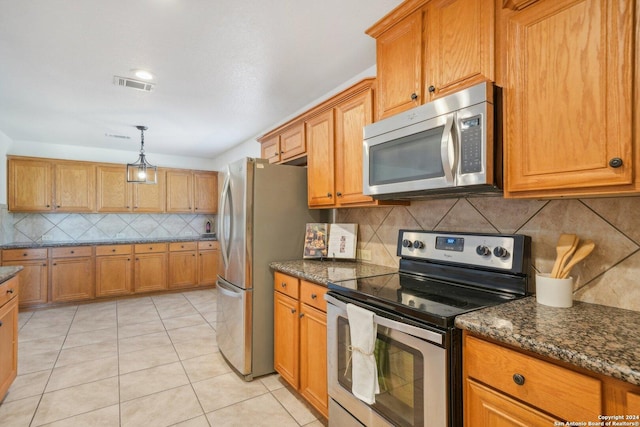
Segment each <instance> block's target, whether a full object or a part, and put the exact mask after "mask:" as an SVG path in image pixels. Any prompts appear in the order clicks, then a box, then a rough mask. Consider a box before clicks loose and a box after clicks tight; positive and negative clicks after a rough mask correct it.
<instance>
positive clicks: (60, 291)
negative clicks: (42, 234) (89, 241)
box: [51, 246, 95, 302]
mask: <svg viewBox="0 0 640 427" xmlns="http://www.w3.org/2000/svg"><path fill="white" fill-rule="evenodd" d="M93 260H94V258H93V247H92V246H72V247H63V248H53V249H51V301H52V302H67V301H81V300H87V299H91V298H93V297H94V296H95V285H94V283H95V277H94V272H95V271H94V261H93Z"/></svg>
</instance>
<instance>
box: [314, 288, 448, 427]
mask: <svg viewBox="0 0 640 427" xmlns="http://www.w3.org/2000/svg"><path fill="white" fill-rule="evenodd" d="M325 298H326V299H327V301H328V305H327V347H328V348H327V353H328V354H327V357H328V361H327V364H328V381H329V397H330V398H331V399H332V400H333V401H335V402H336V403H338V404H339V405H340V407H342V408H344V409H345V410H346V411H348V412H349V413H350V414H351V415H352V416H353V417H355V418H356V419H357V420H358V421H359V422H361V423H362V424H364V425H366V426H389V425H393V426H411V427H414V426H415V427H419V426H420V427H424V426H429V427H446V426H447V425H448V420H447V413H448V411H447V404H448V402H447V395H448V392H449V388H448V383H449V381H448V375H449V372H448V364H447V350H446V349H445V348H444V347H443V346H444V345H445V343H446V336H445V333H444V332H439V331H437V332H436V331H434V330H430V329H426V328H424V329H423V328H419V327H416V326H413V325H409V324H406V323H401V322H398V321H396V320H392V319H391V318H388V317H384V315H383V314H382V313H381V312H380V311H376V310H374V309H372V308H371V307H368V306H365V305H362V304H358V305H360V306H362V307H364V308H366V309H369V310H372V311H374V312H375V313H376V315H375V318H374V319H375V322H376V324H377V328H378V331H377V332H378V333H377V342H376V350H375V352H376V364H377V365H378V382H379V384H380V393H379V394H377V395H376V396H375V399H376V402H375V403H374V404H373V405H368V404H366V403H365V402H363V401H361V400H359V399H358V398H356V397H355V396H354V395H353V394H351V364H350V359H351V352H350V344H351V343H350V336H349V319H348V316H347V311H346V303H345V302H343V301H341V300H338V299H337V298H335V297H334V296H331V295H326V296H325ZM342 416H344V414H342ZM334 419H336V417H332V416H331V414H330V415H329V424H330V425H334V422H333V421H332V420H334Z"/></svg>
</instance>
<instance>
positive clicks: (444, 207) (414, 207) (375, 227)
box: [336, 197, 640, 311]
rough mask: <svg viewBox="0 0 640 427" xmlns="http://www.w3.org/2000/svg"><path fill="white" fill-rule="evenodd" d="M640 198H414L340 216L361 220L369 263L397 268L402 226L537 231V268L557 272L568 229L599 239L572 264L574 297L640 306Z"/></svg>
mask: <svg viewBox="0 0 640 427" xmlns="http://www.w3.org/2000/svg"><path fill="white" fill-rule="evenodd" d="M638 212H640V197H619V198H597V199H572V200H511V199H503V198H500V197H469V198H460V199H439V200H424V201H414V202H412V203H411V205H410V206H395V207H382V208H360V209H341V210H338V213H337V215H336V221H337V222H346V223H357V224H359V227H358V247H359V248H360V249H367V250H370V251H371V254H372V259H371V261H370V262H372V263H375V264H381V265H386V266H390V267H397V265H398V257H397V256H396V255H395V253H396V242H397V239H398V230H400V229H416V230H418V229H422V230H436V231H438V230H440V231H472V232H480V233H482V232H489V233H508V234H514V233H519V234H526V235H529V236H531V238H532V241H533V244H532V257H531V258H532V274H535V272H543V273H547V272H550V271H551V269H552V267H553V263H554V261H555V256H556V250H555V247H556V243H557V241H558V237H559V235H560V234H561V233H575V234H577V235H578V236H579V237H580V238H581V239H591V240H593V241H594V242H595V244H596V248H595V250H594V252H593V253H592V254H591V255H590V256H589V257H588V258H586V260H584V261H582V262H580V263H579V264H578V265H577V266H576V267H574V269H573V270H572V276H574V277H575V288H574V299H576V300H580V301H586V302H592V303H597V304H603V305H608V306H614V307H619V308H626V309H631V310H635V311H640V215H639V214H638Z"/></svg>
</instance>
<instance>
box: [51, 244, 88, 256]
mask: <svg viewBox="0 0 640 427" xmlns="http://www.w3.org/2000/svg"><path fill="white" fill-rule="evenodd" d="M92 253H93V247H92V246H68V247H64V248H53V249H51V257H52V258H73V257H83V256H91V255H92Z"/></svg>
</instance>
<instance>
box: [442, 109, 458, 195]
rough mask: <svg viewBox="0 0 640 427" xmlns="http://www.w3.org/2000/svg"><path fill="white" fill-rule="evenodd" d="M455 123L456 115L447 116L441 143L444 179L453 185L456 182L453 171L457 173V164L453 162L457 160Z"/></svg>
mask: <svg viewBox="0 0 640 427" xmlns="http://www.w3.org/2000/svg"><path fill="white" fill-rule="evenodd" d="M454 122H455V114H449V115H447V120H446V122H445V124H444V131H443V132H442V140H441V141H440V158H441V159H442V169H443V170H444V178H445V180H446V181H447V183H449V184H452V185H453V182H454V176H453V171H455V164H454V162H453V161H452V157H453V159H455V158H456V155H455V141H454V135H453V124H454ZM454 161H455V160H454Z"/></svg>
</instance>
